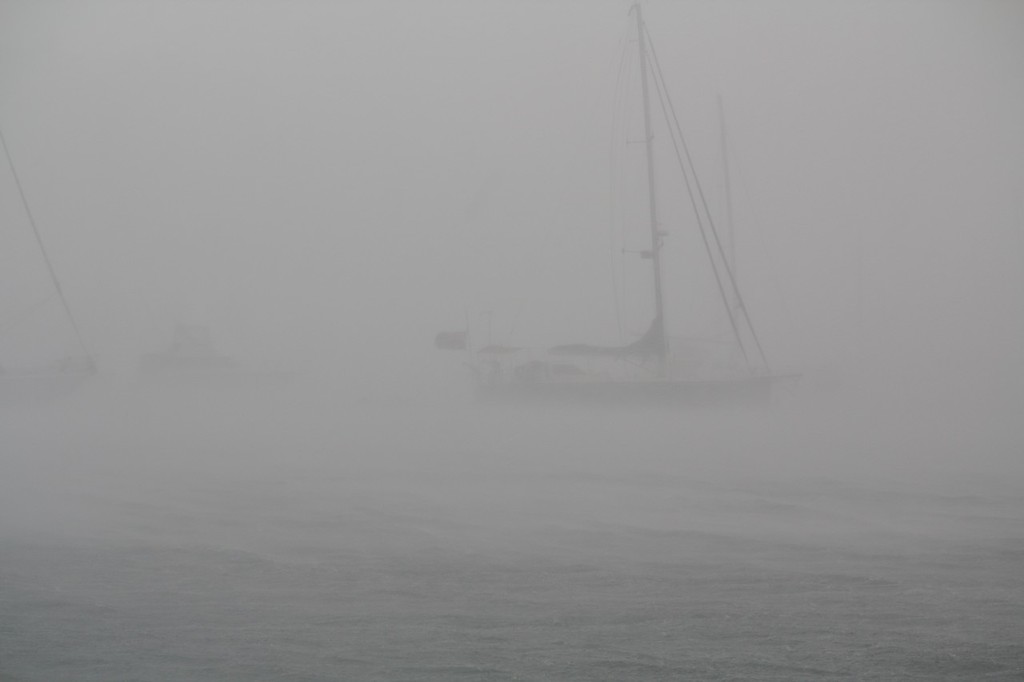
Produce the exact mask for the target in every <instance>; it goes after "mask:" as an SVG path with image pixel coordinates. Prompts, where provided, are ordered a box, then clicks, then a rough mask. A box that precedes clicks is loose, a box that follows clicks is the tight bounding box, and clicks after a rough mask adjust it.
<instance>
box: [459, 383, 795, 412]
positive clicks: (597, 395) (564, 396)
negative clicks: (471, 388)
mask: <svg viewBox="0 0 1024 682" xmlns="http://www.w3.org/2000/svg"><path fill="white" fill-rule="evenodd" d="M794 379H795V378H794V377H789V376H759V377H744V378H736V379H731V378H730V379H713V380H669V379H665V380H650V381H536V382H508V383H501V384H481V385H480V386H478V387H477V398H478V399H479V400H480V401H482V402H493V403H534V402H543V403H564V404H593V405H623V406H632V405H635V406H654V405H669V406H681V407H694V408H700V407H712V408H713V407H765V406H767V405H769V404H770V403H771V400H772V392H773V390H772V389H773V388H774V387H775V386H776V385H777V384H780V383H783V382H787V381H793V380H794Z"/></svg>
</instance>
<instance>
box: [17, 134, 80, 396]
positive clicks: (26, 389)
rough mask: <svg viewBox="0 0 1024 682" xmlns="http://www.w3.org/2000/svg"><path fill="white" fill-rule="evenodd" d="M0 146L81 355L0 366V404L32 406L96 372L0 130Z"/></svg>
mask: <svg viewBox="0 0 1024 682" xmlns="http://www.w3.org/2000/svg"><path fill="white" fill-rule="evenodd" d="M0 146H3V149H4V156H5V157H6V158H7V164H8V167H9V168H10V170H11V177H12V179H13V180H14V184H15V186H16V187H17V190H18V194H19V196H20V198H21V204H22V207H23V208H24V210H25V215H26V217H27V219H28V223H29V226H30V227H31V228H32V234H33V235H34V237H35V242H36V246H37V247H38V249H39V253H40V255H41V256H42V259H43V263H44V264H45V265H46V271H47V274H48V276H49V279H50V282H51V284H52V285H53V289H54V291H55V292H56V294H57V296H58V298H59V299H60V303H61V306H62V309H63V312H64V314H65V316H66V317H67V320H68V322H69V323H70V325H71V329H72V331H73V332H74V337H75V341H76V343H77V345H78V346H79V347H80V349H81V352H82V354H81V355H77V356H75V355H69V356H66V357H64V358H61V359H58V360H54V361H52V362H50V363H48V364H45V365H43V366H34V367H6V366H3V365H0V405H3V406H17V405H33V404H38V403H45V402H49V401H52V400H54V399H57V398H61V397H63V396H66V395H68V394H69V393H72V392H73V391H74V390H75V389H77V388H78V387H79V386H80V385H81V384H83V383H84V382H85V381H86V380H87V379H89V378H90V377H92V376H93V375H94V374H95V373H96V363H95V361H94V360H93V357H92V354H91V353H90V352H89V349H88V348H87V347H86V344H85V341H84V340H83V338H82V334H81V331H80V330H79V328H78V323H77V321H76V320H75V316H74V315H73V314H72V312H71V307H70V305H69V304H68V301H67V298H66V297H65V296H64V290H63V289H62V288H61V286H60V281H59V280H58V279H57V273H56V271H55V270H54V268H53V263H52V261H51V260H50V256H49V254H48V253H47V251H46V246H45V245H44V243H43V238H42V235H41V234H40V232H39V229H38V227H37V226H36V222H35V218H34V217H33V215H32V210H31V208H30V207H29V203H28V198H27V197H26V195H25V190H24V188H23V187H22V184H21V179H20V178H19V177H18V172H17V170H16V169H15V166H14V160H13V159H12V158H11V152H10V149H9V148H8V146H7V139H6V138H5V137H4V135H3V132H2V131H0Z"/></svg>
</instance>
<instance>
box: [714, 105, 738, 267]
mask: <svg viewBox="0 0 1024 682" xmlns="http://www.w3.org/2000/svg"><path fill="white" fill-rule="evenodd" d="M718 124H719V132H720V133H721V140H720V141H721V146H722V176H723V179H724V181H725V235H726V243H725V247H726V254H727V255H728V258H727V260H726V263H725V264H726V265H727V266H728V267H729V270H731V271H732V276H733V277H734V278H735V277H736V234H735V232H734V231H733V221H732V178H731V177H730V176H731V174H730V173H729V143H728V141H727V135H728V133H727V132H726V129H725V105H724V104H722V95H718Z"/></svg>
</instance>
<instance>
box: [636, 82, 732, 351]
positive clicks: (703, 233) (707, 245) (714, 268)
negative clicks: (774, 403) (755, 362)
mask: <svg viewBox="0 0 1024 682" xmlns="http://www.w3.org/2000/svg"><path fill="white" fill-rule="evenodd" d="M654 88H655V91H656V92H657V93H658V102H659V103H660V104H661V110H662V113H663V114H664V115H665V117H666V120H667V119H668V110H667V108H666V105H665V99H666V97H667V95H666V94H665V92H664V84H663V83H662V82H661V81H660V73H659V74H658V77H656V78H654ZM676 134H677V133H676V131H674V130H672V129H671V128H670V129H669V135H670V137H671V139H672V147H673V149H674V150H675V152H676V159H677V160H678V162H679V167H680V170H682V172H683V181H684V183H685V184H686V193H687V194H688V195H689V197H690V204H691V206H692V207H693V213H694V217H695V218H696V219H697V227H698V228H699V231H700V238H701V241H702V242H703V243H704V250H705V251H706V252H707V255H708V260H709V261H710V262H711V272H712V274H714V276H715V284H716V285H717V288H718V294H719V296H721V298H722V304H723V306H724V307H725V312H726V315H727V316H728V317H729V326H730V327H731V328H732V333H733V337H734V338H735V339H736V345H737V346H739V349H740V352H741V353H742V354H743V361H744V363H745V364H746V365H747V369H750V368H751V366H750V357H749V356H748V354H747V348H746V344H744V343H743V338H742V336H741V335H740V330H739V327H738V325H737V324H736V319H735V316H734V315H733V313H732V309H731V308H732V306H731V305H730V302H729V296H728V294H727V293H726V290H725V285H724V283H723V281H722V275H721V273H720V272H719V269H718V264H717V263H716V261H715V257H714V254H713V253H712V250H711V242H710V240H709V239H708V235H707V232H708V230H707V228H705V226H704V220H702V219H701V213H700V210H699V208H698V206H697V201H696V197H695V195H694V192H693V187H692V186H691V184H690V173H692V174H693V176H694V178H693V180H694V183H695V184H696V181H697V174H696V172H694V169H693V168H692V167H690V173H687V168H686V167H685V166H684V165H683V161H682V157H681V155H680V154H679V143H678V142H677V141H676ZM679 135H680V137H681V133H679ZM683 144H684V145H685V141H684V142H683ZM708 220H709V222H710V216H708ZM711 229H712V230H713V229H714V226H711Z"/></svg>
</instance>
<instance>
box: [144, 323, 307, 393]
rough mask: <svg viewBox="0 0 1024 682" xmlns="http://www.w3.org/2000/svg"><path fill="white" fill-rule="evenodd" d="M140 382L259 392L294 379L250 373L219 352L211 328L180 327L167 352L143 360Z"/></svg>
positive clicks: (191, 325) (201, 326)
mask: <svg viewBox="0 0 1024 682" xmlns="http://www.w3.org/2000/svg"><path fill="white" fill-rule="evenodd" d="M139 378H140V379H141V380H142V381H143V382H145V383H148V384H151V385H163V386H188V385H192V386H206V387H218V386H220V387H227V388H232V387H234V388H255V387H271V386H281V385H284V384H286V383H288V382H289V381H290V380H291V379H292V378H293V375H292V374H290V373H288V372H274V371H256V370H250V369H247V368H245V367H243V366H241V365H240V364H239V363H237V362H236V361H235V360H234V359H233V358H231V357H229V356H227V355H224V354H223V353H221V352H219V351H218V350H217V348H216V346H215V345H214V343H213V334H212V333H211V331H210V328H209V327H207V326H205V325H198V324H178V325H176V326H175V328H174V333H173V335H172V337H171V342H170V344H169V345H168V346H167V347H166V348H165V349H164V350H161V351H157V352H154V353H146V354H145V355H143V356H142V357H141V358H139Z"/></svg>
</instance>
